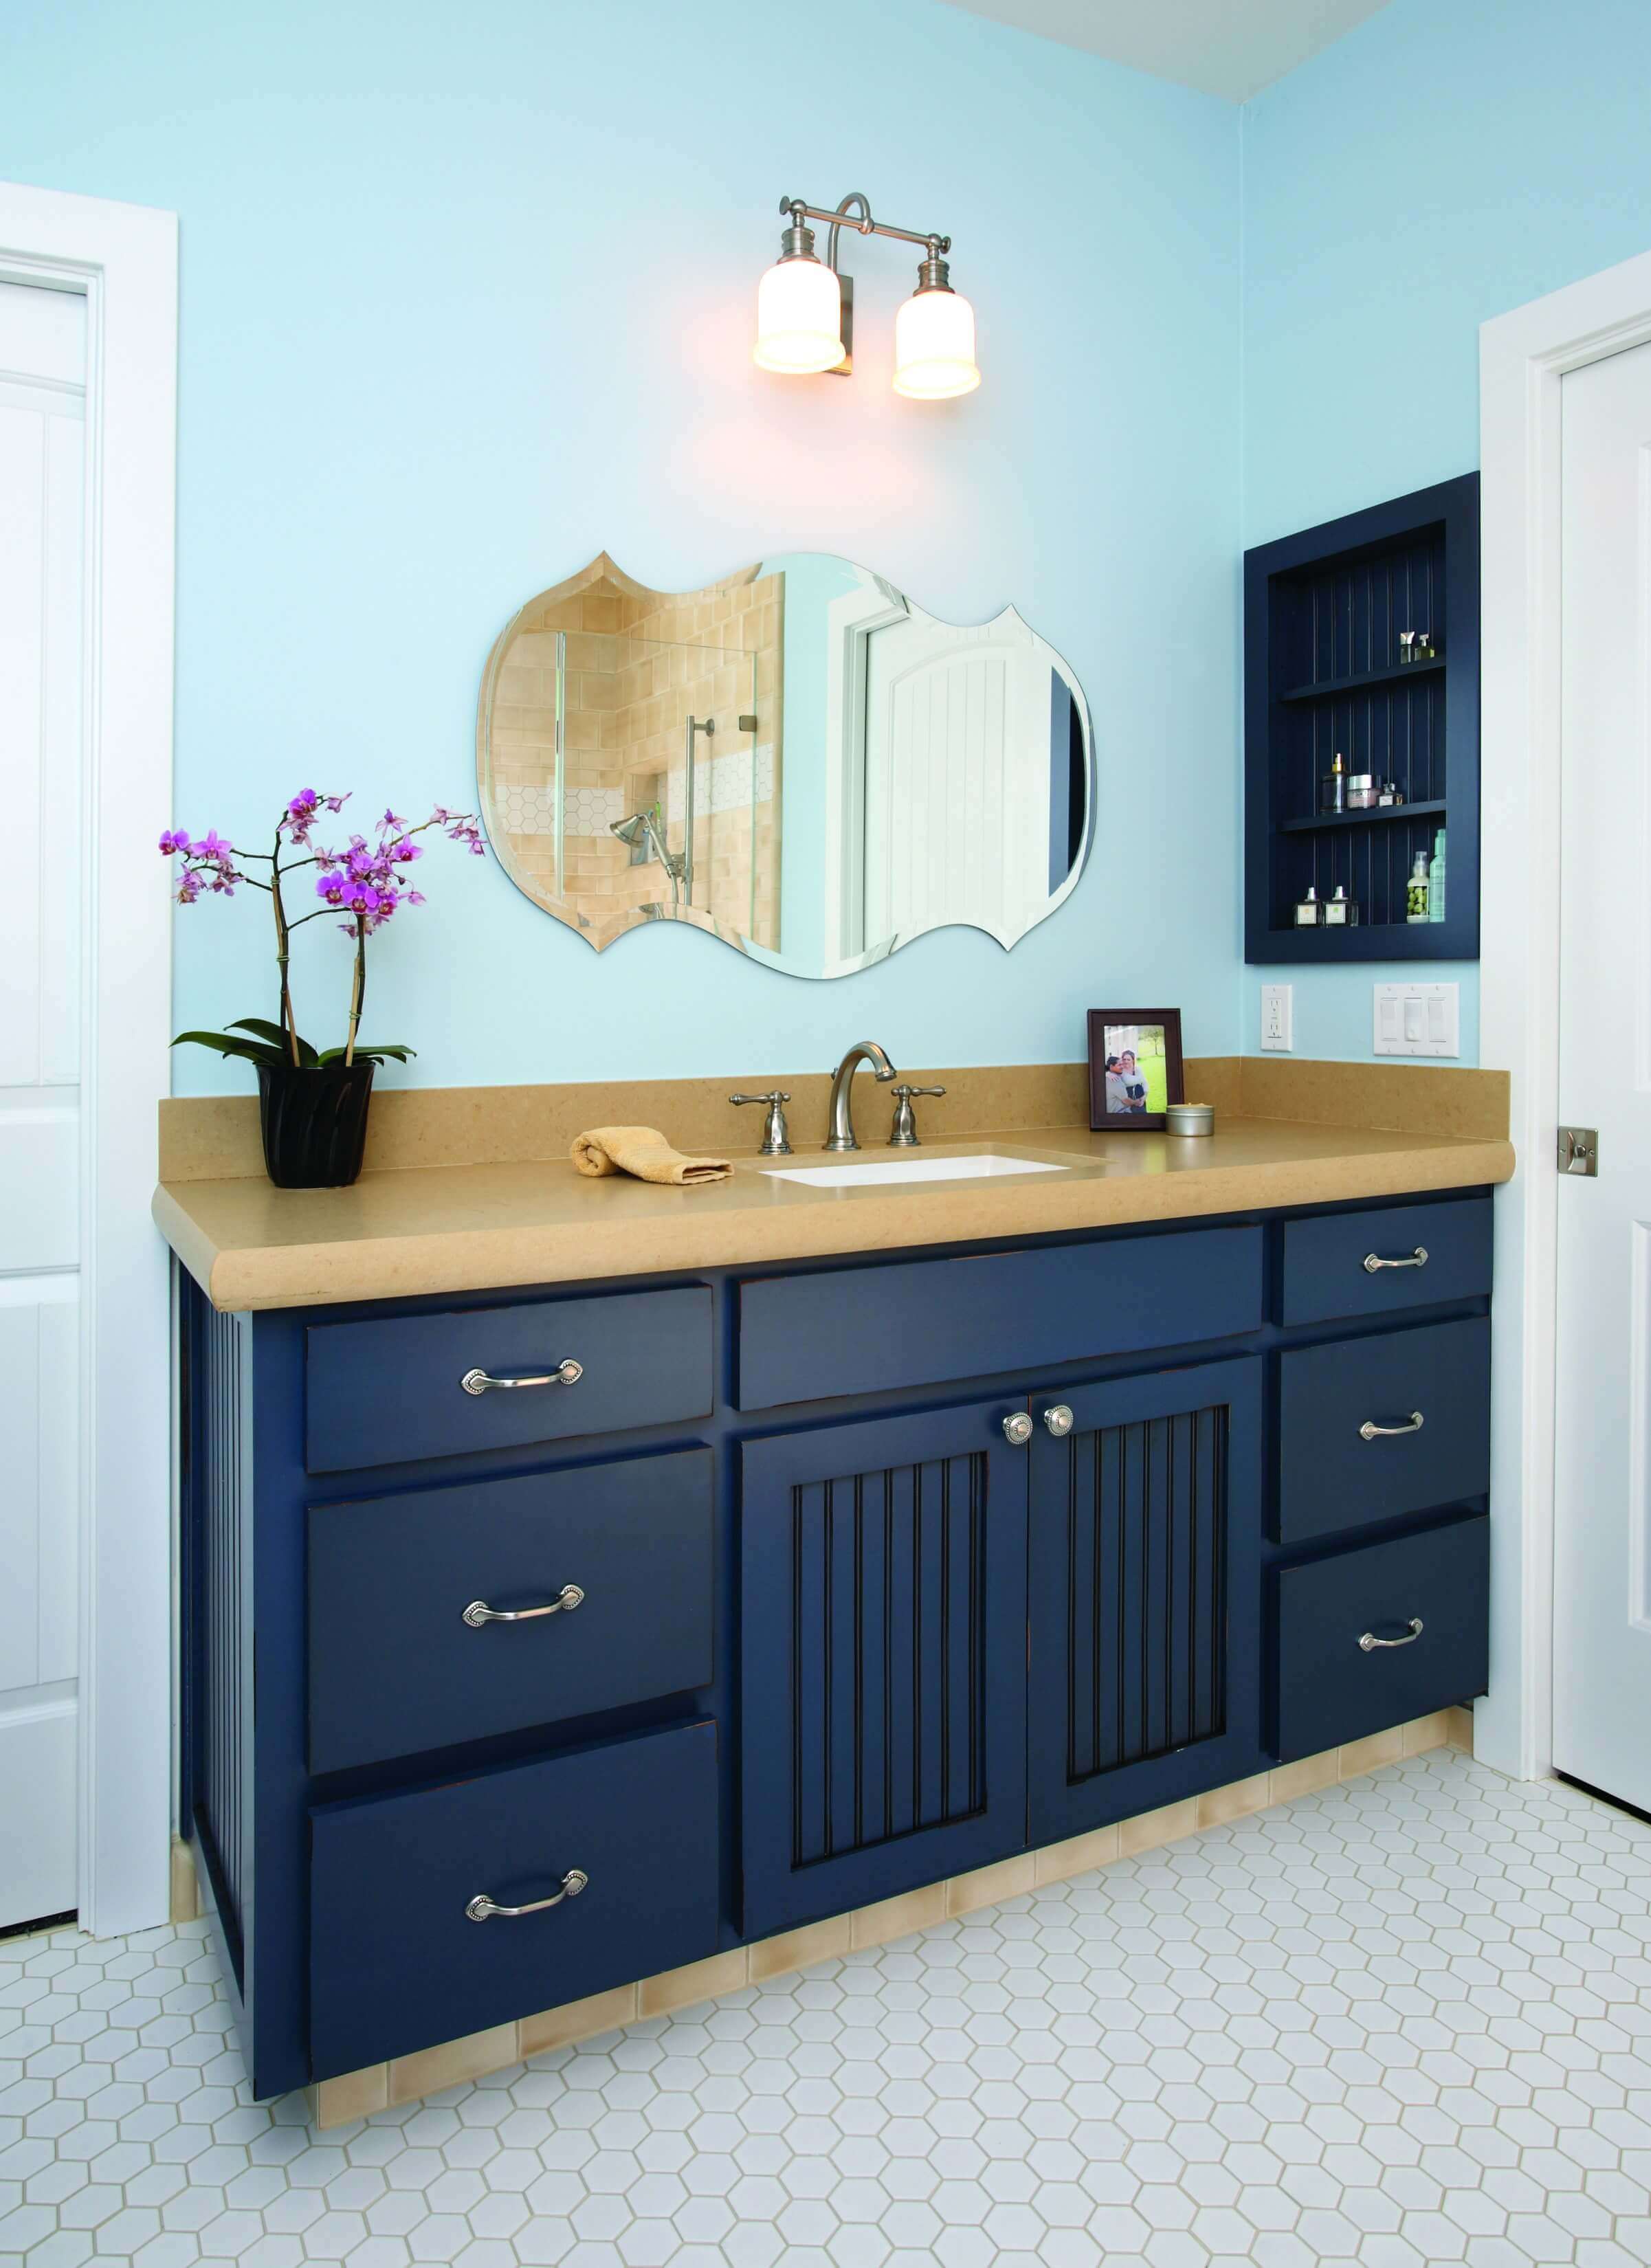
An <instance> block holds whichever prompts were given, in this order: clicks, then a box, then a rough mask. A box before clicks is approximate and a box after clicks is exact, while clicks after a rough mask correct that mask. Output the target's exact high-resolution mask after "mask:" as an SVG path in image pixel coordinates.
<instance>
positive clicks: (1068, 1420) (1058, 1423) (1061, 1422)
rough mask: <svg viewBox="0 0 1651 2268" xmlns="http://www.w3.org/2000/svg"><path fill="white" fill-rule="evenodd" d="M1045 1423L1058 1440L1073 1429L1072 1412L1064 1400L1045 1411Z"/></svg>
mask: <svg viewBox="0 0 1651 2268" xmlns="http://www.w3.org/2000/svg"><path fill="white" fill-rule="evenodd" d="M1043 1423H1044V1424H1045V1425H1047V1426H1048V1428H1049V1430H1050V1432H1051V1433H1052V1434H1053V1435H1054V1436H1055V1439H1056V1440H1061V1439H1062V1438H1063V1436H1064V1435H1065V1434H1067V1433H1070V1432H1071V1431H1072V1412H1071V1410H1068V1408H1067V1407H1066V1405H1065V1403H1064V1402H1058V1403H1056V1404H1055V1405H1054V1407H1053V1409H1051V1410H1045V1411H1044V1412H1043Z"/></svg>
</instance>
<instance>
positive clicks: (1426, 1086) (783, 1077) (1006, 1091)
mask: <svg viewBox="0 0 1651 2268" xmlns="http://www.w3.org/2000/svg"><path fill="white" fill-rule="evenodd" d="M902 1071H903V1075H904V1076H905V1077H906V1078H908V1079H912V1080H914V1081H915V1082H916V1083H918V1085H920V1086H944V1087H945V1089H946V1093H945V1094H944V1095H941V1096H936V1097H933V1098H932V1099H931V1100H929V1101H925V1103H924V1105H923V1130H924V1132H925V1136H926V1137H927V1138H928V1139H929V1140H931V1141H935V1142H956V1141H963V1140H967V1139H968V1138H970V1137H971V1136H973V1135H977V1134H983V1133H991V1134H1013V1133H1017V1132H1020V1133H1024V1132H1028V1131H1031V1130H1036V1129H1041V1128H1050V1127H1057V1126H1087V1124H1088V1119H1089V1103H1088V1073H1087V1068H1086V1066H1085V1065H1084V1064H1080V1063H1067V1064H996V1065H980V1064H969V1065H964V1066H963V1067H962V1068H957V1067H953V1068H950V1069H947V1068H946V1067H945V1066H940V1067H939V1068H924V1069H918V1070H912V1069H911V1068H910V1066H908V1065H905V1064H903V1065H902ZM775 1079H779V1080H780V1081H781V1082H782V1083H783V1084H784V1085H785V1086H786V1087H787V1088H788V1089H789V1090H790V1093H791V1096H792V1100H791V1102H790V1104H789V1106H788V1108H789V1111H790V1116H791V1123H792V1140H793V1141H794V1142H795V1143H796V1144H797V1146H798V1147H799V1149H804V1148H807V1147H808V1146H809V1145H812V1144H814V1143H815V1142H817V1141H818V1140H820V1139H822V1138H823V1137H824V1132H825V1123H826V1109H827V1101H828V1097H829V1093H830V1087H831V1075H830V1073H829V1071H781V1072H777V1071H750V1072H741V1073H739V1074H737V1075H736V1074H730V1075H729V1076H728V1077H727V1078H726V1079H610V1080H601V1081H593V1082H590V1083H587V1084H585V1083H581V1084H576V1085H568V1086H445V1087H431V1086H424V1087H386V1088H385V1089H383V1091H382V1092H381V1093H379V1094H375V1095H374V1097H373V1101H372V1116H371V1119H370V1122H369V1124H368V1130H367V1159H366V1167H367V1171H368V1172H370V1173H385V1172H394V1171H396V1170H398V1169H402V1168H406V1167H420V1166H472V1165H474V1166H483V1165H508V1164H530V1163H534V1162H537V1161H541V1160H549V1159H560V1158H565V1157H566V1156H567V1153H568V1151H569V1148H570V1147H571V1144H572V1141H573V1138H574V1136H575V1135H576V1134H579V1133H582V1132H583V1131H584V1130H585V1129H586V1127H589V1126H635V1125H643V1126H659V1127H661V1128H663V1129H664V1130H665V1132H666V1133H667V1135H668V1137H669V1138H670V1139H671V1140H672V1141H673V1142H674V1144H675V1145H676V1146H677V1147H678V1149H682V1150H728V1149H732V1150H735V1151H741V1150H752V1149H755V1146H756V1142H757V1139H758V1134H759V1129H758V1128H756V1127H755V1125H754V1123H753V1116H752V1113H751V1112H750V1111H748V1110H739V1109H736V1108H734V1106H733V1104H732V1103H730V1101H728V1096H729V1094H730V1092H732V1091H738V1090H740V1089H741V1088H743V1089H744V1090H746V1091H747V1092H748V1091H749V1090H750V1089H751V1088H752V1087H754V1086H755V1087H758V1088H760V1087H763V1086H768V1085H771V1084H772V1083H773V1081H774V1080H775ZM1186 1087H1187V1093H1188V1094H1189V1095H1190V1096H1191V1097H1192V1098H1193V1100H1194V1101H1199V1102H1212V1103H1213V1104H1214V1105H1215V1112H1216V1123H1217V1124H1218V1126H1219V1125H1220V1123H1221V1121H1222V1120H1223V1119H1225V1118H1233V1117H1244V1118H1275V1119H1286V1120H1294V1121H1297V1122H1299V1123H1305V1124H1311V1125H1330V1126H1357V1127H1363V1128H1370V1129H1379V1130H1387V1131H1389V1132H1394V1133H1401V1134H1444V1135H1455V1136H1457V1137H1460V1138H1465V1139H1470V1140H1482V1141H1505V1140H1506V1139H1507V1113H1508V1083H1507V1072H1506V1071H1478V1070H1472V1069H1463V1067H1461V1066H1460V1065H1456V1064H1407V1063H1399V1064H1358V1063H1321V1062H1316V1061H1313V1060H1311V1059H1308V1058H1306V1057H1301V1058H1297V1057H1271V1056H1267V1057H1254V1056H1242V1057H1240V1056H1190V1057H1188V1058H1187V1064H1186ZM879 1100H881V1098H879ZM871 1102H872V1098H871V1097H870V1096H867V1097H866V1103H865V1105H864V1108H865V1109H866V1111H869V1110H870V1108H871ZM871 1125H872V1122H871V1119H870V1118H869V1117H866V1119H865V1121H864V1123H863V1127H862V1131H863V1133H864V1132H865V1131H866V1129H867V1128H870V1127H871ZM873 1132H874V1129H873ZM875 1138H876V1139H878V1140H881V1134H878V1135H876V1136H875ZM868 1146H870V1145H869V1143H868ZM262 1171H263V1153H262V1148H261V1146H260V1142H259V1134H258V1103H257V1100H256V1098H255V1096H253V1095H250V1094H248V1095H191V1096H179V1097H176V1098H174V1099H173V1100H171V1101H165V1102H163V1103H162V1104H161V1106H160V1174H159V1178H160V1179H161V1180H162V1181H163V1182H203V1181H206V1182H210V1181H225V1180H234V1179H238V1178H240V1177H241V1176H244V1175H258V1174H262Z"/></svg>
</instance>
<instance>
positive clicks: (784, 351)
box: [751, 255, 843, 376]
mask: <svg viewBox="0 0 1651 2268" xmlns="http://www.w3.org/2000/svg"><path fill="white" fill-rule="evenodd" d="M751 359H752V361H753V362H754V363H755V364H756V365H758V367H759V368H760V369H763V370H778V371H784V372H788V373H789V374H791V375H793V376H797V375H801V374H804V373H806V372H809V371H819V370H835V369H836V368H837V365H838V363H840V362H841V361H842V359H843V291H842V286H841V285H840V284H838V282H837V276H835V275H834V274H833V272H832V270H831V269H829V268H828V267H827V266H826V265H825V263H824V261H820V260H815V259H813V258H811V257H808V256H806V255H800V256H798V257H796V258H794V259H791V260H777V261H775V263H774V265H773V266H772V267H771V268H770V269H768V270H767V271H766V272H765V274H764V275H763V280H762V282H761V283H760V284H758V285H757V287H756V344H755V346H754V347H753V348H752V350H751Z"/></svg>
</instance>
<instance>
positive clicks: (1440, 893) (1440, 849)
mask: <svg viewBox="0 0 1651 2268" xmlns="http://www.w3.org/2000/svg"><path fill="white" fill-rule="evenodd" d="M1444 917H1445V830H1444V828H1442V827H1441V828H1440V830H1439V832H1438V834H1437V835H1435V836H1434V856H1433V863H1432V865H1430V866H1429V867H1428V869H1427V918H1428V920H1429V921H1430V922H1441V921H1443V919H1444Z"/></svg>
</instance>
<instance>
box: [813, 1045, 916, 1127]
mask: <svg viewBox="0 0 1651 2268" xmlns="http://www.w3.org/2000/svg"><path fill="white" fill-rule="evenodd" d="M861 1064H870V1065H871V1067H872V1070H873V1073H874V1074H875V1076H876V1078H877V1079H878V1081H879V1083H880V1084H886V1083H887V1082H888V1080H889V1079H897V1078H898V1077H899V1075H900V1074H899V1073H898V1072H897V1071H896V1069H895V1067H894V1065H893V1064H891V1063H890V1062H889V1060H888V1057H887V1055H886V1054H885V1053H884V1052H883V1050H882V1049H881V1048H880V1047H879V1046H878V1044H877V1042H876V1041H875V1040H856V1041H855V1042H854V1044H853V1046H852V1047H851V1049H849V1051H848V1053H847V1054H846V1055H845V1056H844V1058H843V1060H842V1062H841V1063H840V1064H838V1065H837V1070H836V1071H834V1072H833V1073H832V1077H831V1130H830V1132H829V1134H828V1135H827V1137H826V1148H827V1149H828V1150H858V1149H859V1146H860V1145H859V1143H858V1142H857V1141H856V1140H855V1138H854V1118H853V1114H852V1112H851V1109H850V1107H849V1082H850V1081H851V1079H852V1078H853V1076H854V1074H855V1072H856V1071H858V1070H859V1067H860V1065H861Z"/></svg>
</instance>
